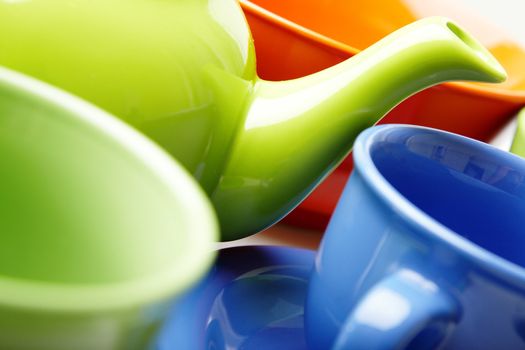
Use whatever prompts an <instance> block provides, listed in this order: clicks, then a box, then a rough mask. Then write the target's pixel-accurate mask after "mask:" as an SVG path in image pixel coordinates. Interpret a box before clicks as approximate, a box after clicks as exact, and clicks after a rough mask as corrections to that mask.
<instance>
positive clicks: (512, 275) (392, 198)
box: [353, 124, 525, 288]
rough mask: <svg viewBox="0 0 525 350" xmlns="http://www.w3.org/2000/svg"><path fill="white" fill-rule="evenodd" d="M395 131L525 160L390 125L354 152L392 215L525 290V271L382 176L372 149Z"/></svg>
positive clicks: (372, 132) (374, 130)
mask: <svg viewBox="0 0 525 350" xmlns="http://www.w3.org/2000/svg"><path fill="white" fill-rule="evenodd" d="M395 129H410V130H413V131H414V132H425V133H428V132H432V133H434V134H439V135H442V136H446V137H447V138H448V139H449V140H452V141H454V142H457V143H463V144H467V145H470V146H473V147H476V148H478V149H481V150H483V151H486V152H487V153H489V152H490V153H492V154H494V155H496V156H497V157H500V159H503V161H505V160H507V159H508V160H512V159H514V161H515V160H516V159H518V160H519V161H521V162H524V160H523V159H522V158H520V157H519V156H516V155H514V154H511V153H509V152H505V151H503V150H500V149H498V148H496V147H494V146H491V145H489V144H486V143H483V142H481V141H477V140H474V139H471V138H468V137H465V136H461V135H458V134H454V133H451V132H447V131H442V130H438V129H433V128H428V127H422V126H414V125H406V124H388V125H379V126H374V127H371V128H369V129H367V130H365V131H363V132H362V133H361V134H360V135H359V136H358V138H357V139H356V142H355V144H354V149H353V158H354V164H355V165H354V166H355V170H356V171H358V172H359V174H360V175H361V177H362V178H363V181H364V183H365V184H366V185H367V186H368V187H369V188H370V189H371V190H372V191H373V192H374V193H375V195H376V196H378V197H379V198H380V199H381V200H382V201H383V203H384V204H386V205H387V206H389V207H390V209H391V210H392V211H394V212H396V214H397V215H399V216H400V217H401V218H402V219H403V220H404V222H405V223H407V224H408V225H409V226H411V227H413V228H414V229H416V230H417V232H418V233H420V234H423V235H425V236H426V238H429V239H432V240H434V241H439V242H440V244H445V245H446V246H447V247H448V248H450V249H452V250H453V251H454V252H455V253H456V254H459V255H462V256H463V257H464V258H467V259H469V260H471V261H472V262H474V263H475V264H476V266H477V267H479V268H483V269H484V270H487V271H489V272H492V273H498V277H503V278H505V279H507V280H508V281H509V282H512V283H513V284H517V283H519V284H520V287H522V288H525V268H523V267H521V266H519V265H517V264H515V263H513V262H511V261H509V260H507V259H505V258H503V257H501V256H499V255H497V254H495V253H492V252H491V251H489V250H487V249H485V248H483V247H481V246H479V245H477V244H476V243H474V242H471V241H469V240H468V239H466V238H464V237H462V236H461V235H460V234H458V233H456V232H454V231H453V230H452V229H449V228H448V227H446V226H445V225H443V224H442V223H440V222H439V221H437V220H436V219H434V218H432V217H431V216H430V215H428V214H427V213H425V212H424V211H423V210H422V209H420V208H418V207H417V206H416V205H414V204H413V203H412V202H411V201H410V200H409V199H407V198H406V197H405V196H403V195H402V194H401V193H400V192H399V191H398V190H397V189H395V188H394V187H393V186H392V185H391V184H390V182H389V181H388V180H387V179H386V178H385V177H384V176H383V175H382V174H381V172H380V171H379V170H378V169H377V167H376V165H375V163H374V161H373V159H372V158H371V155H370V154H371V153H370V149H371V147H372V145H373V144H374V143H375V142H376V141H377V139H378V138H379V137H380V136H382V135H383V134H384V133H385V132H388V131H391V130H395ZM492 157H494V156H492ZM518 281H519V282H518Z"/></svg>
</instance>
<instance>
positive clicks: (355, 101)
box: [211, 17, 506, 240]
mask: <svg viewBox="0 0 525 350" xmlns="http://www.w3.org/2000/svg"><path fill="white" fill-rule="evenodd" d="M505 78H506V73H505V70H504V69H503V67H502V66H501V65H500V64H499V63H498V62H497V61H496V59H495V58H494V57H493V56H492V55H491V54H490V53H489V52H488V50H486V49H485V48H484V47H483V46H482V45H481V44H480V43H478V42H477V41H476V40H475V39H474V38H472V37H471V36H470V35H469V34H467V33H466V32H465V31H464V30H463V29H461V28H460V27H459V26H458V25H457V24H455V23H453V22H452V21H450V20H448V19H446V18H442V17H431V18H426V19H423V20H420V21H417V22H414V23H412V24H410V25H408V26H406V27H404V28H402V29H400V30H398V31H396V32H394V33H392V34H391V35H389V36H387V37H385V38H384V39H382V40H381V41H379V42H377V43H376V44H375V45H373V46H371V47H369V48H368V49H366V50H364V51H363V52H361V53H360V54H358V55H356V56H354V57H353V58H350V59H348V60H346V61H345V62H342V63H340V64H338V65H336V66H333V67H330V68H328V69H325V70H324V71H321V72H319V73H316V74H313V75H310V76H307V77H304V78H299V79H294V80H289V81H282V82H269V81H263V80H258V81H257V82H256V84H255V86H254V87H253V94H252V95H251V96H250V97H249V101H248V102H247V104H246V114H245V117H244V118H245V119H244V125H243V126H241V127H239V129H238V130H237V134H236V135H235V138H234V141H233V144H232V146H231V153H230V158H229V159H228V160H227V162H226V163H225V168H224V172H223V175H222V177H221V179H220V182H219V184H218V186H217V187H216V188H215V190H214V192H213V193H212V195H211V197H212V200H213V201H214V202H215V207H216V208H217V209H218V215H219V217H220V222H221V225H222V232H223V239H226V240H229V239H235V238H239V237H242V236H245V235H247V234H251V233H254V232H257V231H259V230H262V229H264V228H266V227H268V226H269V225H271V224H273V223H275V222H276V221H278V220H279V219H280V218H282V217H283V216H284V215H286V214H287V213H288V212H289V211H291V210H292V209H293V208H294V207H295V206H297V205H298V204H299V203H300V202H301V201H302V200H303V199H304V198H305V197H306V196H307V195H308V194H309V193H310V192H311V191H312V190H313V189H314V188H315V186H316V185H317V184H319V182H321V181H322V179H323V178H324V177H325V176H326V175H328V173H329V172H330V171H331V170H332V169H334V168H335V167H336V166H337V165H338V164H339V163H340V162H341V161H342V159H343V158H344V157H345V156H346V155H347V154H348V153H349V152H350V150H351V148H352V144H353V142H354V139H355V137H356V136H357V135H358V134H359V133H360V132H361V131H362V130H363V129H365V128H367V127H369V126H371V125H373V124H374V123H376V122H377V121H378V120H379V119H380V118H381V117H383V116H384V115H385V114H386V113H387V112H388V111H390V110H391V109H392V108H393V107H395V106H396V105H397V104H399V103H400V102H402V101H403V100H404V99H406V98H407V97H409V96H411V95H413V94H414V93H416V92H418V91H420V90H422V89H424V88H426V87H429V86H432V85H436V84H439V83H442V82H445V81H452V80H471V81H481V82H501V81H504V80H505Z"/></svg>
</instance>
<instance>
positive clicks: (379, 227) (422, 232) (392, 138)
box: [306, 125, 525, 349]
mask: <svg viewBox="0 0 525 350" xmlns="http://www.w3.org/2000/svg"><path fill="white" fill-rule="evenodd" d="M354 160H355V164H356V168H355V171H354V172H353V174H352V176H351V178H350V181H349V183H348V185H347V187H346V188H345V192H344V193H343V196H342V198H341V201H340V202H339V204H338V208H337V209H336V211H335V213H334V217H333V219H332V220H331V222H330V225H329V227H328V231H327V232H326V235H325V237H324V239H323V242H322V244H321V248H320V252H319V256H318V259H317V261H316V265H315V270H314V274H313V276H312V279H311V281H310V282H311V283H310V289H309V293H308V301H307V308H306V329H307V331H308V332H307V335H308V336H309V339H308V340H309V342H310V343H311V345H312V348H314V349H328V348H330V347H331V346H332V345H334V344H335V347H334V348H335V349H363V348H366V349H393V348H398V349H401V348H408V349H431V348H435V347H436V346H438V345H439V346H440V347H439V348H440V349H467V348H468V349H521V348H523V347H525V337H524V335H525V332H524V330H525V328H524V320H525V268H524V267H525V259H524V255H523V246H524V244H525V236H524V235H523V225H524V224H525V161H524V160H523V159H521V158H520V157H517V156H515V155H512V154H509V153H507V152H504V151H501V150H498V149H496V148H494V147H492V146H490V145H487V144H484V143H481V142H478V141H474V140H472V139H468V138H465V137H462V136H459V135H455V134H451V133H446V132H442V131H438V130H435V129H427V128H421V127H411V126H402V125H401V126H399V125H391V126H390V125H389V126H386V125H385V126H377V127H374V128H371V129H369V130H367V131H365V132H363V133H362V134H361V135H360V136H359V137H358V139H357V141H356V145H355V147H354ZM365 344H366V346H365Z"/></svg>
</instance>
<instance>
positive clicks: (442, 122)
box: [240, 0, 525, 228]
mask: <svg viewBox="0 0 525 350" xmlns="http://www.w3.org/2000/svg"><path fill="white" fill-rule="evenodd" d="M240 2H241V6H242V7H243V9H244V12H245V14H246V17H247V19H248V22H249V24H250V28H251V30H252V34H253V36H254V39H255V45H256V52H257V59H258V64H257V69H258V73H259V75H260V76H261V77H262V78H264V79H269V80H283V79H290V78H295V77H300V76H303V75H305V74H311V73H313V72H316V71H318V70H321V69H323V68H326V67H328V66H331V65H334V64H336V63H338V62H341V61H343V60H345V59H346V58H348V57H350V56H353V55H355V54H356V53H358V52H359V51H360V50H362V49H365V48H366V47H368V46H369V45H371V44H372V43H374V42H376V41H377V40H379V39H380V38H382V37H384V36H385V35H387V34H388V33H390V32H392V31H394V30H396V29H398V28H399V27H401V26H403V25H405V24H407V23H410V22H412V21H414V20H417V19H419V18H422V17H426V16H433V15H442V16H447V17H450V18H452V19H454V20H456V21H458V23H461V25H463V26H465V28H466V29H467V30H469V31H470V32H471V34H473V35H474V36H475V37H477V38H479V39H480V41H481V42H482V43H483V44H484V45H485V46H487V48H489V50H490V51H491V52H492V53H493V54H494V56H495V57H496V58H497V59H498V60H499V61H500V62H501V63H502V65H503V66H504V67H505V69H506V70H507V72H508V73H509V79H508V80H507V82H505V83H504V84H500V85H487V84H476V83H447V84H444V85H440V86H438V87H434V88H431V89H428V90H425V91H423V92H420V93H418V94H416V95H415V96H413V97H411V98H410V99H408V100H407V101H405V102H403V103H402V104H400V105H399V106H398V107H396V108H395V109H394V110H393V111H391V112H390V113H389V114H388V115H387V116H386V117H385V118H384V119H383V120H382V121H381V123H408V124H417V125H424V126H430V127H434V128H438V129H442V130H448V131H452V132H455V133H459V134H462V135H465V136H469V137H473V138H476V139H479V140H484V141H486V140H489V139H490V138H491V137H492V136H493V135H494V134H495V133H496V132H497V131H498V130H499V129H500V128H501V127H502V126H503V125H504V124H505V123H506V122H507V121H508V120H509V119H510V118H511V117H512V116H513V115H514V114H515V112H516V111H517V110H518V109H519V108H520V107H521V106H523V105H524V104H525V69H524V68H525V50H524V49H523V48H521V47H520V46H519V45H518V44H517V43H516V42H515V41H513V40H512V39H510V38H509V37H508V36H507V35H506V34H504V33H502V32H501V30H499V29H498V28H496V27H495V26H494V25H491V24H490V23H487V21H484V20H483V19H480V18H478V17H477V16H475V15H473V14H472V13H471V11H469V10H468V9H463V8H460V7H458V6H457V4H456V3H455V2H452V1H449V0H447V1H442V0H440V1H425V2H421V1H417V0H408V1H406V0H405V1H400V0H372V1H345V0H329V1H313V0H306V1H299V0H290V1H281V0H252V1H247V0H241V1H240ZM312 14H315V16H314V15H312ZM351 169H352V163H351V159H350V157H348V158H347V159H346V160H345V162H344V163H343V164H342V165H341V166H340V167H339V168H338V169H337V170H336V171H335V172H334V173H333V174H332V175H331V176H330V177H329V178H328V179H327V180H326V181H325V182H324V183H323V184H321V185H320V186H319V187H318V189H317V190H316V191H314V192H313V193H312V194H311V195H310V197H309V198H308V199H307V200H306V201H305V202H303V204H302V205H301V206H300V207H299V208H298V210H296V211H294V212H293V213H292V214H291V215H289V217H288V218H287V220H288V222H289V223H295V224H301V225H305V226H308V227H315V228H324V226H325V225H326V223H327V222H328V219H329V217H330V215H331V213H332V211H333V209H334V207H335V204H336V201H337V198H339V195H340V193H341V191H342V189H343V187H344V184H345V183H346V180H347V178H348V176H349V174H350V171H351Z"/></svg>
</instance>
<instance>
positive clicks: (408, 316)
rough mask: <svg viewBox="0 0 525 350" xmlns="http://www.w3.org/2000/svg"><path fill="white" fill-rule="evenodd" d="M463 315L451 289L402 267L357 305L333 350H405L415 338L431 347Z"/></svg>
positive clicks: (376, 286)
mask: <svg viewBox="0 0 525 350" xmlns="http://www.w3.org/2000/svg"><path fill="white" fill-rule="evenodd" d="M459 315H460V310H459V307H458V304H457V303H456V301H455V300H454V298H452V297H451V296H450V294H449V293H448V292H446V291H444V290H443V289H442V288H440V287H439V286H438V285H437V284H436V283H434V282H432V281H431V280H430V279H427V278H426V277H424V276H423V275H422V274H420V273H418V272H415V271H413V270H407V269H402V270H399V271H397V272H395V273H393V274H391V275H389V276H388V277H386V278H385V279H383V280H382V281H380V282H379V283H377V284H376V285H375V286H373V287H372V289H371V290H370V291H369V292H368V293H367V294H366V295H365V296H364V297H363V299H362V300H361V301H360V302H359V303H358V304H357V306H356V307H355V308H354V311H353V312H352V313H351V314H350V315H349V316H348V318H347V319H346V321H345V323H344V324H343V326H342V328H341V331H340V333H339V335H338V337H337V339H336V342H335V345H334V347H333V350H359V349H367V350H386V349H404V348H405V347H406V346H407V345H409V344H410V343H411V342H412V341H417V344H413V345H415V348H418V349H431V348H434V347H436V346H437V345H439V343H440V342H441V341H442V340H443V338H444V337H445V335H446V333H447V331H448V330H449V329H450V328H451V326H453V325H454V323H455V322H457V320H458V319H459ZM422 332H424V333H422ZM419 334H421V335H422V336H420V337H417V339H416V336H417V335H419Z"/></svg>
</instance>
